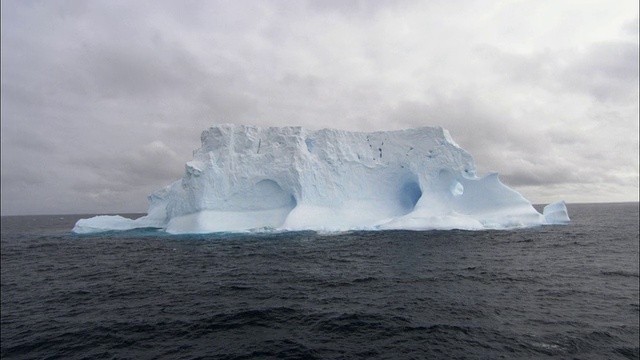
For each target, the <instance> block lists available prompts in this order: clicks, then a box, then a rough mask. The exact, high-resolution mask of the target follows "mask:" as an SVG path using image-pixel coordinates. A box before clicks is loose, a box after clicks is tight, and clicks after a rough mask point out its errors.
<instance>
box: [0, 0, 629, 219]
mask: <svg viewBox="0 0 640 360" xmlns="http://www.w3.org/2000/svg"><path fill="white" fill-rule="evenodd" d="M1 6H2V9H1V16H2V19H1V20H2V21H1V30H2V31H1V68H2V69H1V81H2V87H1V110H0V111H1V113H0V120H1V135H2V149H1V156H2V159H1V165H2V172H1V176H2V179H1V189H2V194H1V195H2V196H1V199H2V207H1V209H2V215H27V214H100V213H105V214H107V213H109V214H112V213H141V212H142V213H143V212H146V209H147V195H149V194H150V193H152V192H153V191H155V190H157V189H160V188H162V187H164V186H165V185H168V184H170V183H172V182H174V181H176V180H178V179H179V178H180V177H181V176H182V174H183V171H184V164H185V162H187V161H189V160H191V158H192V151H193V150H194V149H196V148H198V147H199V146H200V133H201V132H202V130H204V129H206V128H208V127H210V126H212V125H214V124H219V123H238V124H249V125H258V126H303V127H307V128H310V129H321V128H337V129H343V130H352V131H382V130H396V129H405V128H413V127H420V126H442V127H444V128H446V129H448V130H449V132H450V133H451V135H452V137H453V139H454V140H455V141H456V142H457V143H458V144H459V145H460V146H461V147H462V148H464V149H465V150H467V151H468V152H469V153H471V154H472V155H473V156H474V158H475V160H476V166H477V173H478V174H479V175H483V174H487V173H489V172H498V173H500V179H501V180H502V181H503V182H504V183H505V184H507V185H508V186H510V187H512V188H514V189H516V190H517V191H519V192H521V193H522V194H523V195H524V196H525V197H526V198H528V199H529V200H530V201H531V202H533V203H536V204H546V203H550V202H553V201H557V200H565V201H567V202H568V203H583V202H619V201H638V196H639V186H638V179H639V165H638V164H639V160H638V146H639V142H638V131H639V129H638V124H639V105H638V104H639V101H638V96H639V90H638V83H639V78H638V61H639V58H638V48H639V36H638V33H639V32H638V1H637V0H630V1H626V0H606V1H604V0H603V1H591V0H575V1H569V0H557V1H540V0H522V1H520V0H492V1H474V0H460V1H445V0H429V1H409V0H388V1H383V0H367V1H365V0H315V1H311V0H310V1H302V0H299V1H287V0H259V1H258V0H230V1H219V0H201V1H200V0H180V1H179V0H136V1H128V0H126V1H125V0H123V1H118V0H87V1H83V0H68V1H67V0H54V1H34V0H2V2H1Z"/></svg>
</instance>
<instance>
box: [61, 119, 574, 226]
mask: <svg viewBox="0 0 640 360" xmlns="http://www.w3.org/2000/svg"><path fill="white" fill-rule="evenodd" d="M201 141H202V146H201V147H200V148H199V149H198V150H196V151H194V156H193V160H192V161H189V162H187V163H186V166H185V172H184V176H183V177H182V179H180V180H178V181H176V182H174V183H173V184H171V185H169V186H167V187H165V188H163V189H161V190H158V191H156V192H154V193H153V194H151V195H150V196H149V210H148V214H147V215H146V216H143V217H141V218H138V219H135V220H133V219H127V218H124V217H121V216H96V217H93V218H90V219H82V220H79V221H78V222H77V223H76V225H75V227H74V228H73V231H74V232H75V233H80V234H85V233H95V232H103V231H112V230H131V229H136V228H158V229H162V230H164V231H166V232H168V233H172V234H196V233H212V232H243V231H273V230H275V231H284V230H315V231H328V232H331V231H347V230H391V229H407V230H436V229H437V230H444V229H463V230H483V229H513V228H523V227H531V226H538V225H547V224H566V223H568V222H569V216H568V213H567V208H566V205H565V203H564V202H563V201H559V202H556V203H553V204H550V205H547V206H546V207H545V208H544V211H543V213H542V214H541V213H539V212H538V211H537V210H536V209H535V208H534V207H533V206H532V205H531V203H530V202H529V201H528V200H527V199H525V198H524V197H523V196H522V195H520V194H519V193H518V192H516V191H515V190H513V189H511V188H509V187H507V186H505V185H504V184H503V183H501V182H500V180H499V179H498V175H497V174H495V173H493V174H489V175H487V176H483V177H478V176H477V175H476V172H475V171H476V170H475V165H474V160H473V158H472V157H471V155H469V154H468V153H467V152H466V151H464V150H463V149H461V148H460V147H459V146H458V145H457V144H456V143H455V142H454V141H453V140H452V138H451V136H450V135H449V133H448V132H447V131H446V130H445V129H443V128H441V127H423V128H417V129H409V130H399V131H388V132H371V133H364V132H348V131H340V130H332V129H324V130H318V131H311V130H307V129H304V128H301V127H282V128H276V127H269V128H261V127H255V126H244V125H233V124H223V125H217V126H214V127H211V128H209V129H208V130H205V131H204V132H202V136H201Z"/></svg>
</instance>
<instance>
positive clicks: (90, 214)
mask: <svg viewBox="0 0 640 360" xmlns="http://www.w3.org/2000/svg"><path fill="white" fill-rule="evenodd" d="M633 203H636V204H638V205H639V206H640V202H639V201H612V202H572V203H569V202H567V203H566V204H567V206H571V205H597V204H611V205H615V204H633ZM549 204H550V203H532V205H533V207H534V208H535V209H536V210H538V211H542V208H544V207H545V206H546V205H549ZM146 214H147V212H145V211H142V212H130V211H124V212H88V213H82V212H79V213H55V214H44V213H31V214H22V213H21V214H9V215H0V217H9V216H99V215H120V216H125V217H126V216H144V215H146ZM569 217H571V213H569Z"/></svg>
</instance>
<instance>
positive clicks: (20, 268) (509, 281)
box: [1, 203, 640, 359]
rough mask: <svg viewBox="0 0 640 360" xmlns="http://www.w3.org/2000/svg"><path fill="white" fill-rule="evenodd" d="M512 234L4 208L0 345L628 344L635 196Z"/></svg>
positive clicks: (23, 352) (356, 353) (63, 352)
mask: <svg viewBox="0 0 640 360" xmlns="http://www.w3.org/2000/svg"><path fill="white" fill-rule="evenodd" d="M568 208H569V214H570V216H571V218H572V222H571V223H570V224H569V225H566V226H542V227H536V228H530V229H521V230H515V231H474V232H471V231H426V232H415V231H383V232H346V233H339V234H318V233H314V232H291V233H271V234H214V235H198V236H175V235H167V234H165V233H162V232H158V231H154V230H151V229H146V230H136V231H128V232H110V233H104V234H98V235H83V236H81V235H74V234H72V233H71V232H70V230H71V228H72V227H73V224H74V223H75V221H76V220H77V219H78V218H80V217H87V216H86V215H83V216H79V215H78V216H72V215H57V216H17V217H2V226H1V227H2V232H1V238H2V248H1V250H2V252H1V253H2V282H1V290H2V309H1V310H2V316H1V317H2V322H1V357H2V359H539V358H552V359H638V358H639V340H638V337H639V314H640V312H639V304H638V303H639V300H638V297H639V295H638V291H639V289H638V280H639V278H638V272H639V269H638V244H639V235H638V232H639V230H638V227H639V224H638V219H639V214H638V203H623V204H575V205H572V204H569V206H568Z"/></svg>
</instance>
